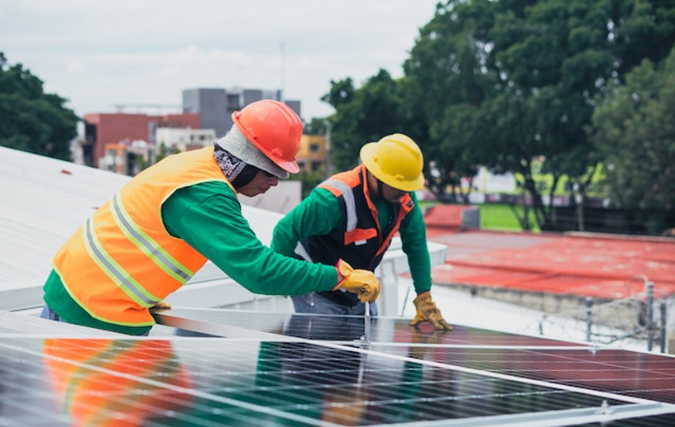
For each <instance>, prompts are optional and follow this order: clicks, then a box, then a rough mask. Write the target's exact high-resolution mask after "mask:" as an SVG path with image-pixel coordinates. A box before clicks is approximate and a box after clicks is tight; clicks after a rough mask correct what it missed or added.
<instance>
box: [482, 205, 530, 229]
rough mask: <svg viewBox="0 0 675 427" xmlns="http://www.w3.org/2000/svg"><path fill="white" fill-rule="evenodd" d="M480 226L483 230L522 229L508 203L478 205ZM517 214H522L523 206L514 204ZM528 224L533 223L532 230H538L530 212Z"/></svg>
mask: <svg viewBox="0 0 675 427" xmlns="http://www.w3.org/2000/svg"><path fill="white" fill-rule="evenodd" d="M479 208H480V228H481V229H483V230H501V231H522V228H521V227H520V223H519V222H518V219H517V218H516V215H515V214H514V212H513V209H512V208H511V206H509V205H496V204H495V205H493V204H485V205H479ZM515 209H516V211H517V212H518V215H521V216H522V215H523V207H522V206H516V207H515ZM530 224H533V225H534V230H533V231H539V227H537V225H536V222H535V220H534V215H533V214H532V212H530Z"/></svg>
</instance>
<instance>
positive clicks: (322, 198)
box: [270, 188, 345, 256]
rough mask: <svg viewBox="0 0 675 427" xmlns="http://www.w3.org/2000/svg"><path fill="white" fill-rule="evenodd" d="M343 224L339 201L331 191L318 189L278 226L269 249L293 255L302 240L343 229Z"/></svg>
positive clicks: (275, 228)
mask: <svg viewBox="0 0 675 427" xmlns="http://www.w3.org/2000/svg"><path fill="white" fill-rule="evenodd" d="M344 221H345V219H344V215H343V213H342V209H341V208H340V202H339V201H338V199H337V198H336V197H335V196H333V195H332V194H331V193H330V191H328V190H325V189H323V188H317V189H315V190H313V191H312V192H311V193H309V196H307V197H306V198H305V199H303V201H302V202H300V204H298V205H297V206H296V207H294V208H293V209H292V210H291V211H290V212H288V213H287V214H286V215H285V216H284V217H283V218H282V219H281V220H280V221H279V222H278V223H277V225H276V226H275V227H274V233H273V237H272V243H271V245H270V246H271V247H272V249H273V250H275V251H277V252H279V253H280V254H283V255H287V256H291V255H293V253H294V252H295V248H296V246H297V245H298V242H299V241H300V240H302V239H304V238H306V237H309V236H322V235H325V234H329V233H332V232H333V231H336V230H341V229H343V228H344Z"/></svg>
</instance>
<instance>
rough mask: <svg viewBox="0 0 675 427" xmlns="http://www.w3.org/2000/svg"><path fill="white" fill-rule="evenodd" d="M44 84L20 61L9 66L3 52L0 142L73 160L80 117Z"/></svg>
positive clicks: (7, 145) (0, 72) (4, 144)
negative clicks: (71, 143)
mask: <svg viewBox="0 0 675 427" xmlns="http://www.w3.org/2000/svg"><path fill="white" fill-rule="evenodd" d="M42 84H43V82H42V80H40V79H39V78H37V77H36V76H34V75H33V74H31V72H30V71H29V70H28V69H24V68H23V66H22V65H21V64H16V65H12V66H9V65H8V64H7V60H6V58H5V56H4V54H3V53H2V52H0V145H2V146H5V147H9V148H14V149H17V150H22V151H28V152H31V153H35V154H40V155H44V156H48V157H53V158H56V159H61V160H70V157H71V155H70V142H71V141H72V140H73V138H75V136H76V135H77V122H78V120H79V119H78V117H77V116H76V115H75V113H74V112H73V111H72V110H70V109H68V108H65V107H64V104H65V102H66V100H65V99H63V98H61V97H60V96H58V95H55V94H48V93H44V91H43V88H42Z"/></svg>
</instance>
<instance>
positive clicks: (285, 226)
mask: <svg viewBox="0 0 675 427" xmlns="http://www.w3.org/2000/svg"><path fill="white" fill-rule="evenodd" d="M410 197H411V198H412V199H413V202H414V203H415V206H414V208H413V209H412V211H410V213H408V215H406V216H405V218H403V221H402V222H401V226H400V229H399V233H400V237H401V243H402V249H403V252H404V253H405V254H406V256H407V258H408V266H409V267H410V274H411V275H412V278H413V284H414V286H415V291H416V292H417V294H418V295H419V294H421V293H423V292H426V291H429V290H430V289H431V260H430V257H429V249H428V247H427V236H426V226H425V224H424V217H423V215H422V211H421V209H420V208H419V206H418V204H417V198H416V196H415V193H410ZM372 200H373V203H374V204H375V207H376V209H377V215H378V221H379V223H380V224H387V225H388V224H389V221H390V218H391V216H390V210H391V208H390V206H389V204H388V203H386V202H384V201H382V200H380V199H378V198H377V197H373V198H372ZM344 225H345V216H344V211H343V209H342V208H341V207H340V202H339V200H338V199H337V198H336V197H335V196H333V194H331V193H330V191H328V190H326V189H324V188H317V189H315V190H313V191H312V192H311V193H310V194H309V196H307V197H306V198H305V199H304V200H303V201H302V202H301V203H300V204H298V205H297V206H296V207H295V208H293V209H292V210H291V211H290V212H289V213H288V214H286V215H285V216H284V217H283V218H282V219H281V220H280V221H279V222H278V223H277V225H276V227H275V228H274V234H273V240H272V244H271V247H272V249H273V250H275V251H277V252H279V253H281V254H284V255H289V256H290V255H292V254H293V253H294V252H295V248H296V246H297V244H298V242H299V241H300V240H302V239H304V238H306V237H309V236H322V235H325V234H329V233H332V232H338V231H340V230H343V229H344ZM385 228H386V227H385Z"/></svg>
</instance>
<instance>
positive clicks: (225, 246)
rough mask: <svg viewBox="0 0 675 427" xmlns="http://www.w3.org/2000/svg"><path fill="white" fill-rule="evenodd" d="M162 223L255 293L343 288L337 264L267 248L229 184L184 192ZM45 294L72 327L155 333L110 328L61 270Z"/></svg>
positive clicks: (169, 204)
mask: <svg viewBox="0 0 675 427" xmlns="http://www.w3.org/2000/svg"><path fill="white" fill-rule="evenodd" d="M162 220H163V222H164V225H165V226H166V228H167V231H168V232H169V233H170V234H171V235H173V236H174V237H178V238H181V239H183V240H185V242H187V243H188V244H189V245H190V246H192V247H193V248H194V249H196V250H197V251H198V252H200V253H201V254H202V255H204V256H205V257H206V258H208V259H210V260H211V261H212V262H213V263H214V264H215V265H216V266H218V267H219V268H220V269H221V270H223V271H224V272H225V273H226V274H227V275H228V276H229V277H231V278H232V279H234V280H235V281H236V282H237V283H239V284H241V285H242V286H243V287H245V288H246V289H248V290H249V291H251V292H254V293H258V294H266V295H298V294H304V293H307V292H320V291H326V290H331V289H333V288H334V287H335V285H336V284H337V271H336V269H335V268H334V267H333V266H324V265H320V264H309V263H306V262H304V261H300V260H296V259H293V258H289V257H285V256H283V255H281V254H279V253H277V252H274V251H272V250H271V249H270V248H268V247H267V246H265V245H263V244H262V242H260V240H258V238H257V237H256V235H255V233H254V232H253V230H252V229H251V228H250V225H249V223H248V221H247V220H246V218H244V217H243V215H242V213H241V205H240V204H239V201H238V200H237V196H236V194H235V193H234V191H233V190H232V189H231V188H230V187H228V186H227V185H226V184H225V183H223V182H216V181H212V182H205V183H200V184H197V185H193V186H190V187H186V188H183V189H181V190H178V191H177V192H175V193H174V194H173V195H172V196H171V197H169V199H167V201H166V202H165V203H164V205H163V207H162ZM72 285H75V284H71V286H72ZM44 291H45V296H44V299H45V302H46V303H47V304H49V306H50V307H51V308H52V309H53V310H54V311H56V313H58V314H59V315H60V316H61V317H62V318H63V319H64V320H66V321H68V322H69V323H75V324H80V325H84V326H91V327H96V328H100V329H106V330H112V331H116V332H123V333H130V334H134V335H136V334H141V333H143V332H145V331H147V330H148V329H149V328H146V327H141V328H138V327H127V326H119V325H114V324H109V323H105V322H102V321H100V320H97V319H95V318H93V317H91V316H90V315H89V314H88V313H87V312H86V311H85V310H84V309H82V308H81V307H80V306H79V305H78V304H77V303H76V302H75V301H74V300H73V299H72V297H71V296H70V295H69V294H68V292H67V290H66V289H65V287H64V286H63V282H62V281H61V279H60V277H59V275H58V274H56V272H55V271H52V274H50V276H49V278H48V279H47V281H46V283H45V285H44Z"/></svg>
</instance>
